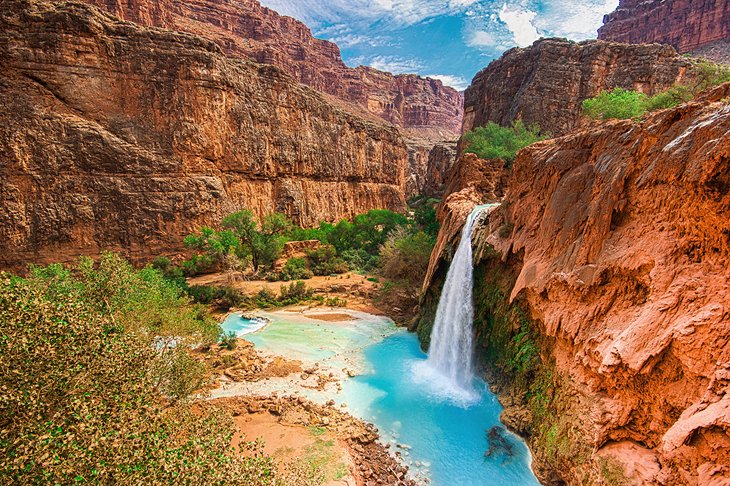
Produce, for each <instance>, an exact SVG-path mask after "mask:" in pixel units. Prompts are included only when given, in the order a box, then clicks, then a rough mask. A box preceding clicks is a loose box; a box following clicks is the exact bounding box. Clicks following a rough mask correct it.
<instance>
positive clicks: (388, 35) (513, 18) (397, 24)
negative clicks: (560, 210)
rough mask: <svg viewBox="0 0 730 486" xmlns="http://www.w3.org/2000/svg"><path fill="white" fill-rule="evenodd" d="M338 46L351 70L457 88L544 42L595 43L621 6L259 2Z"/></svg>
mask: <svg viewBox="0 0 730 486" xmlns="http://www.w3.org/2000/svg"><path fill="white" fill-rule="evenodd" d="M261 3H262V4H264V5H265V6H267V7H270V8H272V9H274V10H276V11H277V12H279V13H281V14H284V15H290V16H292V17H295V18H297V19H299V20H302V21H304V22H305V23H306V24H307V25H308V26H309V27H310V28H311V29H312V31H313V32H314V34H315V36H317V37H320V38H323V39H328V40H331V41H333V42H336V43H337V44H338V45H339V46H340V48H341V50H342V57H343V59H344V60H345V62H346V63H347V64H348V65H350V66H353V67H355V66H358V65H361V64H362V65H366V66H372V67H375V68H378V69H383V70H385V71H390V72H393V73H396V74H400V73H418V74H420V75H423V76H430V77H433V78H438V79H441V80H442V81H444V83H446V84H448V85H450V86H453V87H455V88H457V89H464V88H466V87H467V86H468V84H469V82H470V80H471V78H472V77H473V76H474V75H475V74H476V73H477V72H478V71H479V70H480V69H482V68H483V67H485V66H486V65H487V64H489V62H490V61H491V60H492V59H495V58H497V57H499V56H500V55H501V54H502V53H503V52H504V51H505V50H507V49H509V48H511V47H515V46H522V47H524V46H528V45H530V44H532V43H533V42H534V41H535V40H537V39H539V38H540V37H566V38H568V39H572V40H584V39H593V38H595V37H596V30H597V29H598V27H599V26H600V25H601V24H602V19H603V15H605V14H607V13H609V12H611V11H613V10H614V9H615V8H616V6H617V5H618V0H576V1H565V0H261Z"/></svg>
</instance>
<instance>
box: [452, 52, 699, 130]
mask: <svg viewBox="0 0 730 486" xmlns="http://www.w3.org/2000/svg"><path fill="white" fill-rule="evenodd" d="M691 66H692V63H691V62H690V61H689V60H688V59H685V58H683V57H682V56H680V55H679V54H677V52H676V51H675V50H674V49H673V48H671V47H669V46H660V45H627V44H618V43H612V42H604V41H585V42H581V43H575V42H570V41H567V40H564V39H542V40H539V41H537V42H535V43H534V44H533V45H532V46H531V47H527V48H524V49H520V48H515V49H510V50H509V51H507V52H505V53H504V54H503V55H502V57H501V58H499V59H497V60H495V61H493V62H492V63H491V64H490V65H489V66H488V67H486V68H485V69H483V70H482V71H481V72H479V74H477V75H476V77H475V78H474V80H473V81H472V84H471V86H470V87H469V88H468V89H467V90H466V92H465V93H464V110H465V112H464V132H467V131H469V130H472V129H474V128H475V127H480V126H485V125H486V124H487V123H488V122H490V121H493V122H495V123H498V124H500V125H509V124H511V123H512V122H514V121H515V120H518V119H521V120H523V121H524V122H525V124H526V125H532V124H537V125H538V126H540V127H541V128H542V129H543V131H545V132H548V133H550V134H551V135H553V136H559V135H564V134H566V133H569V132H570V131H572V130H573V129H575V128H576V127H578V126H579V122H580V116H581V103H582V102H583V100H585V99H587V98H591V97H593V96H596V95H597V94H598V93H600V92H601V91H603V90H607V89H613V88H616V87H621V88H625V89H635V90H638V91H641V92H643V93H647V94H653V93H656V92H658V91H663V90H665V89H667V88H669V87H671V86H672V85H674V84H675V83H677V82H681V81H683V80H685V79H687V77H688V76H690V73H688V71H690V70H691Z"/></svg>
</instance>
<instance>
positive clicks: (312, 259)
mask: <svg viewBox="0 0 730 486" xmlns="http://www.w3.org/2000/svg"><path fill="white" fill-rule="evenodd" d="M307 258H308V259H309V266H310V268H311V270H312V272H313V273H314V274H315V275H332V274H339V273H345V272H347V271H348V270H349V269H350V266H349V265H348V264H347V262H346V261H345V260H343V259H342V258H340V257H338V256H337V251H336V250H335V247H334V246H332V245H322V246H320V247H319V248H317V249H316V250H309V251H307Z"/></svg>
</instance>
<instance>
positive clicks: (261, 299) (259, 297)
mask: <svg viewBox="0 0 730 486" xmlns="http://www.w3.org/2000/svg"><path fill="white" fill-rule="evenodd" d="M254 300H255V302H256V306H257V307H264V308H266V307H274V306H275V305H277V304H278V299H277V297H276V294H275V293H274V292H273V291H271V290H269V289H267V288H265V287H264V288H262V289H261V290H259V291H258V293H257V294H256V297H255V299H254Z"/></svg>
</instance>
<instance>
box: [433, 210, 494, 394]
mask: <svg viewBox="0 0 730 486" xmlns="http://www.w3.org/2000/svg"><path fill="white" fill-rule="evenodd" d="M492 207H496V205H484V206H477V207H476V208H475V209H474V211H472V212H471V214H470V215H469V218H468V219H467V221H466V224H465V225H464V229H463V230H462V233H461V241H460V242H459V246H458V248H457V249H456V253H455V254H454V259H453V260H452V262H451V266H450V267H449V272H448V274H447V276H446V283H445V284H444V288H443V291H442V293H441V299H440V300H439V304H438V309H437V310H436V320H435V322H434V325H433V330H432V331H431V347H430V348H429V353H428V360H427V361H426V365H427V366H428V367H429V368H431V369H432V370H433V371H435V372H437V373H438V374H439V375H441V377H443V378H445V379H447V380H448V381H449V385H450V386H449V388H451V389H452V390H453V389H456V390H457V391H461V392H469V391H470V390H472V379H473V370H472V354H473V343H472V340H473V337H472V334H473V333H472V324H473V322H474V305H473V297H472V289H473V273H474V264H473V257H472V248H471V244H472V242H471V236H472V232H473V231H474V226H475V223H476V220H477V219H478V217H479V215H480V214H481V213H482V211H484V210H485V209H487V208H492Z"/></svg>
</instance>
